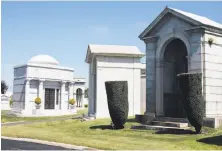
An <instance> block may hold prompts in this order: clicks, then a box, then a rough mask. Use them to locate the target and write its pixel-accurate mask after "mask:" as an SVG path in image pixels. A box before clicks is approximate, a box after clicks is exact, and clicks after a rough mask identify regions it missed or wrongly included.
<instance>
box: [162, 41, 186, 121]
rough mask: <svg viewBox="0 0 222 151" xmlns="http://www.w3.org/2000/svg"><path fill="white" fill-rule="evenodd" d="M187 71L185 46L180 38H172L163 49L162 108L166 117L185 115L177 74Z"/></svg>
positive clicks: (181, 116)
mask: <svg viewBox="0 0 222 151" xmlns="http://www.w3.org/2000/svg"><path fill="white" fill-rule="evenodd" d="M187 71H188V63H187V48H186V45H185V44H184V42H183V41H182V40H180V39H173V40H172V41H170V42H169V44H168V45H167V46H166V48H165V51H164V67H163V110H164V115H165V116H166V117H174V118H183V117H185V114H184V110H183V105H182V100H181V95H180V90H179V86H178V80H177V74H180V73H186V72H187Z"/></svg>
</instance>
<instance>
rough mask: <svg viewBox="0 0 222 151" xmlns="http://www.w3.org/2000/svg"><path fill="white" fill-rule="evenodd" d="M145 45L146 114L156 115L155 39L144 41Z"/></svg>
mask: <svg viewBox="0 0 222 151" xmlns="http://www.w3.org/2000/svg"><path fill="white" fill-rule="evenodd" d="M144 42H145V44H146V112H145V114H148V113H156V98H155V96H156V68H155V63H156V42H157V37H148V38H146V39H144Z"/></svg>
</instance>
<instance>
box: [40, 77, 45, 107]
mask: <svg viewBox="0 0 222 151" xmlns="http://www.w3.org/2000/svg"><path fill="white" fill-rule="evenodd" d="M43 82H44V80H42V79H40V80H39V91H38V97H39V98H40V99H41V108H40V109H41V110H44V108H45V102H44V101H45V99H44V88H43Z"/></svg>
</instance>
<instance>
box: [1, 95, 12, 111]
mask: <svg viewBox="0 0 222 151" xmlns="http://www.w3.org/2000/svg"><path fill="white" fill-rule="evenodd" d="M11 96H12V93H10V92H6V94H1V110H11V106H10V99H11Z"/></svg>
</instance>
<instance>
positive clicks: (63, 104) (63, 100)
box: [60, 81, 68, 110]
mask: <svg viewBox="0 0 222 151" xmlns="http://www.w3.org/2000/svg"><path fill="white" fill-rule="evenodd" d="M65 89H66V82H65V81H62V82H61V99H60V105H61V109H62V110H67V109H68V104H67V101H68V100H66V98H65Z"/></svg>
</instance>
